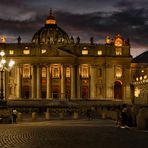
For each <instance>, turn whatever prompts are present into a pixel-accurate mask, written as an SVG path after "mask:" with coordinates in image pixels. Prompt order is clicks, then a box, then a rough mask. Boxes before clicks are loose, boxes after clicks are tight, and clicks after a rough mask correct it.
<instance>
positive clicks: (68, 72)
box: [66, 67, 70, 78]
mask: <svg viewBox="0 0 148 148" xmlns="http://www.w3.org/2000/svg"><path fill="white" fill-rule="evenodd" d="M66 78H70V67H66Z"/></svg>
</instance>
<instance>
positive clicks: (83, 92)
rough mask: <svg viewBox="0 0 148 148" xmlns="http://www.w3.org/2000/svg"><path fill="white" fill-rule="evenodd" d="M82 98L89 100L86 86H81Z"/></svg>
mask: <svg viewBox="0 0 148 148" xmlns="http://www.w3.org/2000/svg"><path fill="white" fill-rule="evenodd" d="M82 98H84V99H88V98H89V89H88V86H82Z"/></svg>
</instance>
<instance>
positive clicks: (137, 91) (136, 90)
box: [134, 87, 140, 97]
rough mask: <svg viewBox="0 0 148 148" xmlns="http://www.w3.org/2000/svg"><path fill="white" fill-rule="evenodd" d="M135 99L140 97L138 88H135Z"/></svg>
mask: <svg viewBox="0 0 148 148" xmlns="http://www.w3.org/2000/svg"><path fill="white" fill-rule="evenodd" d="M134 93H135V97H139V95H140V89H139V88H138V87H136V88H135V92H134Z"/></svg>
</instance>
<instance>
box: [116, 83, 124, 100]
mask: <svg viewBox="0 0 148 148" xmlns="http://www.w3.org/2000/svg"><path fill="white" fill-rule="evenodd" d="M122 97H123V94H122V82H121V81H115V83H114V98H115V99H122Z"/></svg>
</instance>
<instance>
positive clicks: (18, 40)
mask: <svg viewBox="0 0 148 148" xmlns="http://www.w3.org/2000/svg"><path fill="white" fill-rule="evenodd" d="M17 43H18V44H20V43H21V37H20V36H19V37H18V38H17Z"/></svg>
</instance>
